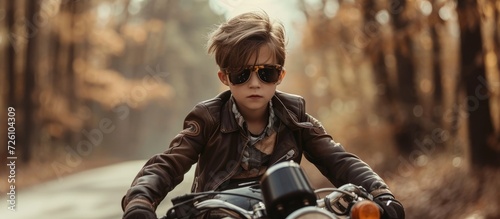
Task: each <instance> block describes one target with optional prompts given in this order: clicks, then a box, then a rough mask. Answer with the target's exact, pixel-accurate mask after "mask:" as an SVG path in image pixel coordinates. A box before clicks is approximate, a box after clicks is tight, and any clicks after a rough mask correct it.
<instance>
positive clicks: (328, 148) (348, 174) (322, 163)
mask: <svg viewBox="0 0 500 219" xmlns="http://www.w3.org/2000/svg"><path fill="white" fill-rule="evenodd" d="M302 122H303V123H304V122H305V123H306V124H309V128H305V129H303V130H302V135H301V137H302V141H303V145H304V156H305V157H306V158H307V160H309V161H310V162H311V163H313V164H314V165H315V166H316V167H317V168H318V169H319V170H320V172H321V173H322V174H323V175H324V176H325V177H327V178H328V179H329V180H330V182H331V183H333V185H335V186H336V187H339V186H341V185H344V184H346V183H352V184H355V185H359V186H362V187H363V188H365V189H366V190H367V191H368V192H370V193H372V195H374V196H376V195H380V194H391V192H390V191H389V190H388V187H387V185H386V183H385V182H384V181H383V180H382V178H380V177H379V176H378V175H377V174H376V173H375V172H374V171H373V170H372V169H371V168H370V167H369V166H368V164H366V163H365V162H363V161H362V160H361V159H359V158H358V157H357V156H356V155H354V154H352V153H349V152H346V151H345V150H344V148H343V147H342V145H341V144H339V143H336V142H335V141H334V140H333V138H332V137H331V136H330V135H328V134H327V133H326V131H325V129H324V128H323V126H322V125H321V123H320V122H319V121H318V120H316V119H315V118H314V117H312V116H311V115H309V114H305V113H304V115H303V118H302Z"/></svg>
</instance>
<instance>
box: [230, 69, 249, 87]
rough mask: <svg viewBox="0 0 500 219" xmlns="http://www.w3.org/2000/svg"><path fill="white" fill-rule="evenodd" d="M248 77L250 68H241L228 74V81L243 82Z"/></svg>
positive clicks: (233, 82)
mask: <svg viewBox="0 0 500 219" xmlns="http://www.w3.org/2000/svg"><path fill="white" fill-rule="evenodd" d="M248 78H250V69H243V70H240V71H238V72H234V73H230V74H229V81H231V83H232V84H243V83H245V82H246V81H247V80H248Z"/></svg>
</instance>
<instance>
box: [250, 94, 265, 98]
mask: <svg viewBox="0 0 500 219" xmlns="http://www.w3.org/2000/svg"><path fill="white" fill-rule="evenodd" d="M261 97H262V96H261V95H257V94H253V95H250V96H248V98H261Z"/></svg>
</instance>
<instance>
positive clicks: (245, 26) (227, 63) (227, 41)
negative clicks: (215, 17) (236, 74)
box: [207, 12, 285, 69]
mask: <svg viewBox="0 0 500 219" xmlns="http://www.w3.org/2000/svg"><path fill="white" fill-rule="evenodd" d="M263 45H267V46H269V48H270V50H271V52H272V53H274V54H272V55H274V57H276V61H277V62H278V63H277V64H280V65H282V66H283V65H284V64H285V30H284V27H283V24H282V23H280V22H271V20H270V19H269V16H268V15H267V14H266V13H265V12H248V13H244V14H240V15H238V16H236V17H234V18H232V19H230V20H228V21H227V22H225V23H222V24H221V25H219V26H218V28H217V29H216V30H215V31H213V32H212V33H211V34H210V36H209V40H208V45H207V46H208V53H209V54H211V53H214V54H215V62H216V63H217V65H218V66H219V68H221V69H226V68H241V67H243V66H245V65H246V64H247V63H248V61H249V59H250V57H251V56H252V55H253V54H254V53H255V54H256V55H258V54H259V53H258V52H259V49H260V47H261V46H263ZM256 60H257V59H256Z"/></svg>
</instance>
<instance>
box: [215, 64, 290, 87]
mask: <svg viewBox="0 0 500 219" xmlns="http://www.w3.org/2000/svg"><path fill="white" fill-rule="evenodd" d="M224 71H225V72H226V74H227V75H229V81H230V82H231V83H232V84H234V85H238V84H244V83H245V82H247V81H248V79H250V75H251V74H252V72H255V71H256V72H257V75H258V76H259V79H260V80H261V81H262V82H264V83H276V82H278V80H279V78H280V75H281V72H282V71H283V66H281V65H250V66H246V67H244V68H242V69H240V70H236V71H230V70H228V69H225V70H224Z"/></svg>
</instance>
